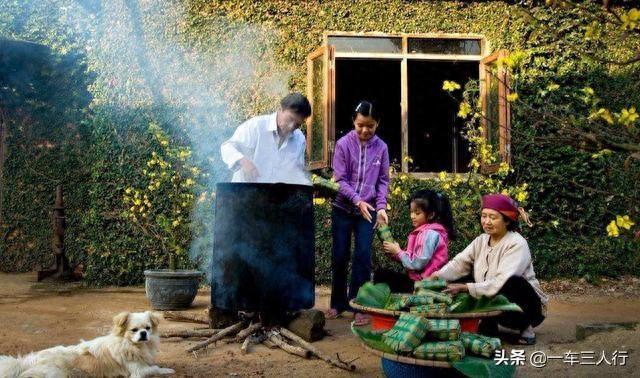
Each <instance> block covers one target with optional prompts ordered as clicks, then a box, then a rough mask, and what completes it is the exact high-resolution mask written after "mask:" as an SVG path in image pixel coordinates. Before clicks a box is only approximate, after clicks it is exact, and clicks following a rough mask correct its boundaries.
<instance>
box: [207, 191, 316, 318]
mask: <svg viewBox="0 0 640 378" xmlns="http://www.w3.org/2000/svg"><path fill="white" fill-rule="evenodd" d="M215 211H216V213H215V226H214V241H213V256H212V264H211V266H212V274H211V305H212V307H213V308H214V309H215V310H216V311H222V312H227V313H237V311H240V310H243V311H259V312H260V313H261V314H271V315H276V316H277V314H282V313H284V312H286V311H296V310H300V309H303V308H311V307H313V305H314V301H315V293H314V289H315V281H314V268H315V240H314V221H313V196H312V188H311V187H310V186H303V185H289V184H260V183H220V184H218V185H217V189H216V209H215Z"/></svg>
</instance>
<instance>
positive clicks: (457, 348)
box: [413, 341, 464, 362]
mask: <svg viewBox="0 0 640 378" xmlns="http://www.w3.org/2000/svg"><path fill="white" fill-rule="evenodd" d="M413 355H414V356H416V357H417V358H421V359H423V360H435V361H449V362H453V361H460V360H461V359H463V358H464V346H463V345H462V343H461V342H460V341H440V342H428V343H424V344H421V345H420V346H418V347H417V348H416V349H414V350H413Z"/></svg>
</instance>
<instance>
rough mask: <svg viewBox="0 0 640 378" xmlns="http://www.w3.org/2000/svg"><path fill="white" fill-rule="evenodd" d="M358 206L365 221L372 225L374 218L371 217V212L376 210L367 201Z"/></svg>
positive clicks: (359, 203)
mask: <svg viewBox="0 0 640 378" xmlns="http://www.w3.org/2000/svg"><path fill="white" fill-rule="evenodd" d="M356 206H358V209H360V214H362V216H363V217H364V219H366V220H367V222H369V223H371V221H372V220H373V217H372V216H371V211H374V210H375V209H374V208H373V206H371V205H369V204H368V203H366V202H365V201H360V202H358V204H357V205H356Z"/></svg>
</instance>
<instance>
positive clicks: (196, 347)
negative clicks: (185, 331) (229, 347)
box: [187, 322, 244, 353]
mask: <svg viewBox="0 0 640 378" xmlns="http://www.w3.org/2000/svg"><path fill="white" fill-rule="evenodd" d="M243 325H244V324H243V322H238V323H236V324H234V325H232V326H229V327H227V328H225V329H223V330H221V331H220V332H218V333H216V334H215V335H213V336H211V337H210V338H208V339H207V340H205V341H203V342H201V343H198V344H196V345H194V346H192V347H191V348H189V349H187V352H188V353H192V352H195V351H197V350H200V349H203V348H206V347H207V346H208V345H210V344H213V343H215V342H216V341H218V340H221V339H222V338H224V337H225V336H227V335H230V334H235V333H236V332H238V331H240V330H241V329H242V327H243Z"/></svg>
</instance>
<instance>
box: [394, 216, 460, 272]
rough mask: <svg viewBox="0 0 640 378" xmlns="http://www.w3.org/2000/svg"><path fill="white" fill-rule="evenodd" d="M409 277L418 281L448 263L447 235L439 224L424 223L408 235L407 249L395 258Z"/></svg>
mask: <svg viewBox="0 0 640 378" xmlns="http://www.w3.org/2000/svg"><path fill="white" fill-rule="evenodd" d="M395 257H396V258H397V259H398V260H399V261H400V262H401V263H402V266H404V268H405V269H406V270H407V273H408V274H409V277H410V278H411V279H412V280H414V281H420V280H422V279H423V278H426V277H428V276H430V275H431V273H433V272H435V271H437V270H439V269H440V268H442V267H443V266H444V265H445V264H446V263H447V261H449V235H448V234H447V230H446V229H445V228H444V226H443V225H441V224H440V223H425V224H423V225H422V226H420V227H417V228H416V229H415V230H413V231H411V232H410V233H409V240H408V241H407V249H406V250H405V251H400V252H398V254H397V255H396V256H395Z"/></svg>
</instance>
